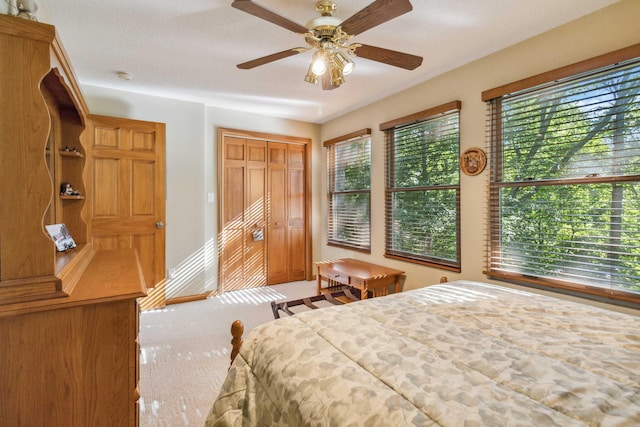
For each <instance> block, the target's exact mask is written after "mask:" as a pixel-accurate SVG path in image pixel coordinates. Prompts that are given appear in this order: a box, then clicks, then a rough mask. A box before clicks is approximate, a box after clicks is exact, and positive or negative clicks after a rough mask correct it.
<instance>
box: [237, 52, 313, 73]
mask: <svg viewBox="0 0 640 427" xmlns="http://www.w3.org/2000/svg"><path fill="white" fill-rule="evenodd" d="M299 53H300V50H299V49H288V50H283V51H282V52H278V53H272V54H271V55H267V56H263V57H262V58H258V59H254V60H251V61H247V62H243V63H242V64H238V65H237V67H238V68H240V69H242V70H250V69H251V68H255V67H259V66H260V65H264V64H268V63H269V62H273V61H277V60H279V59H284V58H288V57H290V56H293V55H297V54H299Z"/></svg>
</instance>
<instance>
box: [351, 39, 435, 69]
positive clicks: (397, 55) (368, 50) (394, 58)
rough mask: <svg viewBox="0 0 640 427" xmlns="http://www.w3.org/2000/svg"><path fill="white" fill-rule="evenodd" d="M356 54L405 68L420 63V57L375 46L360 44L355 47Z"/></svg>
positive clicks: (416, 66)
mask: <svg viewBox="0 0 640 427" xmlns="http://www.w3.org/2000/svg"><path fill="white" fill-rule="evenodd" d="M355 54H356V56H359V57H360V58H366V59H370V60H372V61H377V62H383V63H385V64H389V65H393V66H394V67H400V68H404V69H405V70H415V69H416V68H418V67H419V66H420V65H422V57H421V56H416V55H411V54H408V53H403V52H398V51H395V50H389V49H384V48H381V47H376V46H369V45H366V44H362V45H360V46H359V47H357V48H356V49H355Z"/></svg>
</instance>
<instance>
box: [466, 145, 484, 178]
mask: <svg viewBox="0 0 640 427" xmlns="http://www.w3.org/2000/svg"><path fill="white" fill-rule="evenodd" d="M486 166H487V155H486V154H485V152H484V151H482V150H481V149H480V148H475V147H474V148H469V149H468V150H466V151H465V152H464V153H462V155H461V156H460V169H462V172H464V173H465V174H466V175H469V176H474V175H478V174H480V173H481V172H482V171H483V170H484V168H485V167H486Z"/></svg>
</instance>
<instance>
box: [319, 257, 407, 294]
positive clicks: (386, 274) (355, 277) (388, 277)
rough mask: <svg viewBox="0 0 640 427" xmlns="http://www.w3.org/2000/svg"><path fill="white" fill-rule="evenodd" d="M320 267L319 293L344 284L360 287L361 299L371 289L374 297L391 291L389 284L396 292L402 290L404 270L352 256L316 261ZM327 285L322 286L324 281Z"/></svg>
mask: <svg viewBox="0 0 640 427" xmlns="http://www.w3.org/2000/svg"><path fill="white" fill-rule="evenodd" d="M316 267H317V268H318V274H317V278H318V295H321V294H322V292H323V290H324V291H329V292H331V291H333V290H335V289H337V288H341V287H343V286H349V287H352V288H356V289H359V290H360V292H361V296H360V298H361V299H366V298H368V293H369V291H371V292H372V294H373V296H374V297H378V296H384V295H387V294H388V293H389V286H391V285H394V292H400V291H401V288H402V280H403V278H404V271H400V270H395V269H393V268H387V267H383V266H380V265H376V264H371V263H368V262H364V261H359V260H356V259H352V258H343V259H338V260H333V261H321V262H317V263H316ZM323 281H326V282H327V287H322V282H323Z"/></svg>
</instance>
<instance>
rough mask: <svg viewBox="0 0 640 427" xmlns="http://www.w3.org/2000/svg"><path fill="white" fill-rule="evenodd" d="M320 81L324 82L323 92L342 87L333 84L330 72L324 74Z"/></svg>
mask: <svg viewBox="0 0 640 427" xmlns="http://www.w3.org/2000/svg"><path fill="white" fill-rule="evenodd" d="M320 80H321V81H322V90H333V89H335V88H338V87H340V86H339V85H334V84H333V83H331V73H330V72H329V71H327V72H326V73H324V74H323V75H322V77H320Z"/></svg>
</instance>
